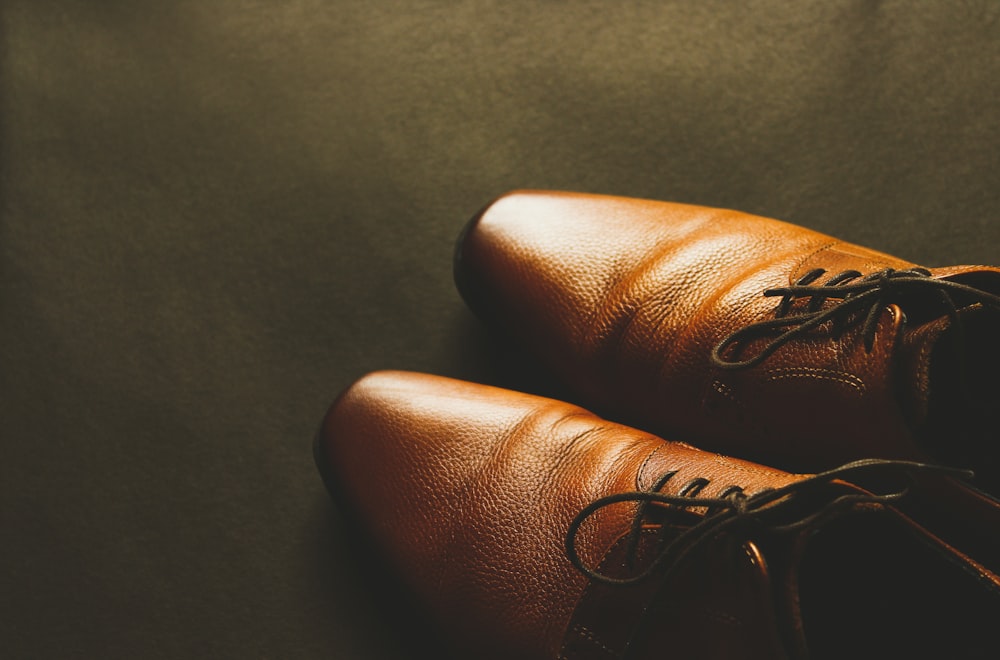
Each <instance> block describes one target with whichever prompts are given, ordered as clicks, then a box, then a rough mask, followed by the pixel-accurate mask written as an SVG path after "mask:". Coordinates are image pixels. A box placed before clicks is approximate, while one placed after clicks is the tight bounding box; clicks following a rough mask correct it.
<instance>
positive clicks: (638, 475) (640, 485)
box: [635, 446, 663, 490]
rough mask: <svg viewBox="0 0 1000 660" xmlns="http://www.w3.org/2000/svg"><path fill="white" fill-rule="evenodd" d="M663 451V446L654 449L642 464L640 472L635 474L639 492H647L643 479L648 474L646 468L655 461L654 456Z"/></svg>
mask: <svg viewBox="0 0 1000 660" xmlns="http://www.w3.org/2000/svg"><path fill="white" fill-rule="evenodd" d="M661 449H663V446H657V447H656V448H655V449H653V451H651V452H649V454H648V455H647V456H646V459H645V460H644V461H643V462H642V465H640V466H639V471H638V472H636V473H635V486H636V488H637V489H638V490H645V486H644V485H643V477H644V476H645V474H646V467H647V466H648V465H649V463H650V461H652V460H653V456H655V455H656V454H658V453H659V452H660V450H661Z"/></svg>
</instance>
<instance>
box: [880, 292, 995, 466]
mask: <svg viewBox="0 0 1000 660" xmlns="http://www.w3.org/2000/svg"><path fill="white" fill-rule="evenodd" d="M998 332H1000V311H998V310H994V309H991V308H988V307H983V306H981V305H972V306H970V307H966V308H964V309H961V310H959V311H958V312H957V314H956V317H955V318H954V319H952V318H949V317H948V316H942V317H940V318H936V319H932V320H929V321H926V322H924V323H921V324H919V325H913V326H910V325H908V326H907V328H906V330H904V332H903V335H902V337H900V339H899V343H898V345H897V353H896V355H895V367H894V368H895V376H896V384H895V387H896V392H897V396H898V398H899V401H900V407H901V409H902V411H903V413H904V415H905V416H906V420H907V422H908V424H909V426H910V428H911V429H912V430H913V435H914V438H915V439H916V442H917V444H918V445H919V446H920V447H921V448H922V449H923V450H924V451H925V452H926V453H927V454H929V455H930V456H931V457H933V458H934V459H935V460H938V461H943V462H948V463H950V464H956V465H960V466H961V467H974V468H975V469H977V471H978V470H979V469H986V468H987V467H989V466H987V465H985V464H983V461H988V462H990V464H991V465H992V464H995V463H996V460H997V459H996V458H995V457H993V458H988V459H987V456H988V454H987V453H984V452H988V451H995V450H989V448H987V447H982V446H980V445H983V444H984V443H983V442H982V440H983V438H984V436H985V435H986V434H987V432H989V429H995V428H996V427H997V423H998V422H1000V409H998V408H997V406H996V403H995V402H996V400H997V397H998V396H1000V386H998V385H997V382H996V379H995V374H996V372H997V370H998V369H1000V346H998V345H997V343H996V341H995V337H996V336H997V333H998ZM993 433H994V435H995V432H993ZM975 438H980V441H979V442H977V441H976V440H975ZM991 444H992V443H991ZM982 476H985V475H982Z"/></svg>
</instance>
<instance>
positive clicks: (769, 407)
mask: <svg viewBox="0 0 1000 660" xmlns="http://www.w3.org/2000/svg"><path fill="white" fill-rule="evenodd" d="M455 272H456V282H457V284H458V286H459V290H460V292H461V293H462V295H463V297H464V298H465V299H466V301H467V302H468V304H469V305H470V306H471V307H472V308H473V309H474V310H475V311H476V312H477V313H478V314H479V315H480V316H482V317H483V318H484V319H486V320H488V321H489V322H491V323H493V324H495V325H496V326H498V327H501V328H504V329H505V330H506V331H508V332H509V333H512V334H513V335H514V336H515V337H516V338H518V339H519V340H520V341H521V342H523V343H524V344H525V345H526V346H527V347H529V348H530V349H531V350H532V352H533V353H534V354H535V355H537V356H538V357H539V358H540V359H541V360H542V361H543V362H544V363H545V364H546V365H547V366H548V367H550V368H551V369H552V370H553V371H554V372H555V373H556V374H558V376H559V377H560V378H561V379H562V380H563V381H564V382H565V383H567V384H568V385H569V386H570V387H572V388H573V389H574V390H575V391H576V392H577V393H578V394H579V395H580V396H581V402H582V403H583V404H584V405H587V406H588V407H590V408H592V409H595V410H597V411H599V412H600V413H601V414H603V415H606V416H609V417H611V418H613V419H618V420H622V421H625V422H627V423H629V424H633V425H636V426H639V427H641V428H646V429H649V430H651V431H653V432H656V433H660V434H663V435H665V436H667V437H671V438H677V439H680V440H686V441H689V442H691V443H693V444H696V445H697V446H699V447H702V448H705V449H710V450H713V451H720V452H722V453H726V454H730V455H735V456H740V457H744V458H750V459H753V460H757V461H760V462H764V463H766V464H768V465H775V466H779V467H782V468H784V469H790V470H808V471H817V470H824V469H827V468H830V467H833V466H835V465H839V464H842V463H845V462H848V461H852V460H855V459H858V458H862V457H870V456H871V457H880V458H889V459H905V460H916V461H930V462H937V463H947V464H951V465H958V466H962V467H968V468H971V469H973V470H975V471H976V473H977V478H978V479H979V483H980V484H981V486H982V487H985V488H988V489H991V490H992V489H994V488H996V487H997V486H998V485H1000V406H998V405H997V403H996V402H997V401H998V400H1000V379H998V378H997V374H1000V341H998V337H1000V296H998V293H1000V269H998V268H994V267H986V266H957V267H948V268H931V269H925V268H922V267H919V266H917V265H916V264H912V263H910V262H907V261H904V260H901V259H898V258H896V257H892V256H890V255H887V254H883V253H881V252H876V251H874V250H870V249H868V248H864V247H861V246H858V245H852V244H849V243H844V242H842V241H839V240H837V239H836V238H832V237H830V236H826V235H824V234H820V233H817V232H814V231H810V230H808V229H804V228H802V227H796V226H794V225H791V224H788V223H785V222H781V221H778V220H771V219H767V218H761V217H756V216H752V215H747V214H744V213H739V212H736V211H728V210H720V209H711V208H703V207H697V206H686V205H682V204H671V203H665V202H653V201H645V200H637V199H626V198H616V197H607V196H597V195H585V194H573V193H559V192H531V191H523V192H515V193H511V194H508V195H506V196H503V197H501V198H500V199H499V200H497V201H495V202H494V203H493V204H491V205H490V206H488V207H487V208H486V209H485V210H484V211H483V212H481V213H480V214H479V215H477V216H476V217H475V218H474V219H473V220H472V222H470V223H469V225H468V227H467V228H466V230H465V232H464V233H463V236H462V237H460V240H459V244H458V247H457V250H456V269H455Z"/></svg>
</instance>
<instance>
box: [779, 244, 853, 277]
mask: <svg viewBox="0 0 1000 660" xmlns="http://www.w3.org/2000/svg"><path fill="white" fill-rule="evenodd" d="M843 242H844V241H834V242H832V243H827V244H826V245H824V246H823V247H821V248H819V249H817V250H815V251H813V252H810V253H809V254H807V255H806V256H804V257H802V258H801V259H799V262H798V263H797V264H795V268H793V269H792V270H791V271H789V273H788V282H789V284H791V283H792V282H794V281H795V280H797V279H798V275H799V271H800V270H801V269H802V264H804V263H805V262H807V261H809V260H810V259H812V258H813V257H815V256H816V255H817V254H819V253H820V252H823V251H825V250H829V249H830V248H832V247H833V246H835V245H839V244H840V243H843Z"/></svg>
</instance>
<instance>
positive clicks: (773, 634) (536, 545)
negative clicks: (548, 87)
mask: <svg viewBox="0 0 1000 660" xmlns="http://www.w3.org/2000/svg"><path fill="white" fill-rule="evenodd" d="M456 282H457V284H458V287H459V290H460V292H461V294H462V296H463V297H464V298H465V300H466V301H467V303H468V304H469V305H470V306H471V307H472V308H473V309H474V311H476V312H477V314H478V315H479V316H480V317H481V318H483V319H484V320H485V321H487V322H488V323H490V324H491V325H493V326H494V327H497V328H500V329H502V330H503V331H504V332H506V333H509V334H510V335H512V336H513V337H515V338H516V339H517V341H518V342H520V343H521V344H522V345H523V346H524V348H525V349H526V350H528V351H530V352H531V353H532V354H534V355H535V356H536V357H537V359H538V360H540V361H541V362H542V363H544V365H545V366H546V367H547V368H549V369H550V370H551V371H552V372H553V373H555V374H556V375H557V376H558V377H559V378H560V379H561V380H562V381H563V382H565V383H566V385H567V387H569V388H570V389H571V390H572V391H574V392H575V393H576V394H577V396H578V397H579V400H580V403H582V404H583V405H586V406H588V408H590V409H591V410H595V411H598V412H599V413H600V414H601V417H598V416H597V415H595V414H593V413H591V412H588V410H585V409H583V408H580V407H577V406H576V405H571V404H568V403H563V402H559V401H555V400H552V399H547V398H541V397H537V396H533V395H528V394H522V393H517V392H511V391H506V390H501V389H497V388H494V387H490V386H486V385H477V384H471V383H465V382H460V381H456V380H452V379H447V378H442V377H437V376H429V375H422V374H414V373H404V372H377V373H374V374H371V375H368V376H366V377H364V378H362V379H361V380H359V381H358V382H357V383H355V384H354V385H353V386H351V387H350V388H349V389H348V390H347V391H346V392H344V393H343V394H342V395H341V396H340V397H339V398H338V399H337V401H336V402H335V403H334V404H333V405H332V406H331V408H330V410H329V412H328V413H327V416H326V418H325V420H324V423H323V426H322V428H321V431H320V433H319V436H318V438H317V443H316V458H317V464H318V466H319V469H320V472H321V474H322V475H323V478H324V481H325V482H326V484H327V487H328V488H329V489H330V490H331V492H332V493H333V494H334V496H335V499H336V500H337V501H338V502H339V503H340V504H342V505H344V506H345V507H346V508H347V509H348V510H349V511H350V512H351V513H352V515H353V516H354V517H356V519H358V520H359V521H360V522H361V524H362V526H363V527H364V529H365V533H366V534H367V535H368V536H370V538H371V541H372V542H373V543H375V544H376V545H377V546H378V547H379V548H380V550H381V551H382V552H383V553H384V555H385V556H386V557H387V558H388V561H390V562H391V563H392V565H393V566H394V568H395V570H396V571H397V572H398V574H399V575H401V576H402V577H403V579H404V580H405V581H406V582H407V584H408V586H409V588H410V589H412V590H413V592H414V593H415V594H416V595H417V597H418V598H419V600H420V601H421V603H422V604H423V605H424V607H425V608H426V611H427V612H428V613H429V614H430V616H431V619H432V620H433V621H436V622H437V625H438V626H439V627H440V628H441V630H443V631H444V633H445V636H446V638H447V639H448V640H449V641H450V642H451V643H452V644H453V646H454V649H455V652H456V653H457V654H458V655H459V657H470V658H471V657H475V658H518V659H523V660H533V659H535V658H537V659H543V658H544V659H555V658H565V659H573V660H576V659H590V658H593V659H595V660H596V659H604V658H636V659H640V660H647V659H652V658H685V659H687V658H763V659H766V658H803V657H813V658H844V657H853V658H857V657H866V658H867V657H878V658H883V657H909V658H914V657H918V658H922V657H935V658H937V657H948V658H959V657H961V658H993V657H997V655H998V654H1000V641H998V639H1000V638H998V637H997V635H996V631H995V628H994V625H996V624H1000V503H998V501H997V500H996V499H995V498H994V497H993V496H992V495H990V494H989V493H991V492H997V487H998V484H1000V448H998V443H997V441H998V440H1000V437H998V436H1000V423H998V422H1000V409H998V406H997V403H998V400H1000V396H998V395H1000V385H998V384H997V382H996V379H995V375H996V374H998V373H1000V335H998V330H1000V296H998V293H1000V268H992V267H979V266H976V267H967V266H963V267H952V268H938V269H926V268H922V267H919V266H917V265H915V264H912V263H908V262H905V261H903V260H900V259H897V258H895V257H892V256H889V255H887V254H883V253H880V252H876V251H873V250H870V249H867V248H863V247H860V246H857V245H851V244H847V243H844V242H842V241H838V240H837V239H834V238H831V237H829V236H826V235H823V234H819V233H817V232H813V231H810V230H807V229H804V228H800V227H796V226H793V225H790V224H787V223H784V222H780V221H777V220H770V219H766V218H761V217H755V216H751V215H746V214H743V213H738V212H733V211H723V210H718V209H709V208H701V207H694V206H685V205H680V204H670V203H662V202H651V201H643V200H633V199H624V198H614V197H606V196H595V195H581V194H569V193H553V192H517V193H512V194H509V195H506V196H504V197H502V198H500V199H499V200H497V201H495V202H493V203H492V204H491V205H489V206H488V207H487V208H486V209H485V210H484V211H482V212H481V213H480V214H479V215H477V216H476V217H475V218H474V219H473V220H472V222H470V223H469V225H468V226H467V228H466V230H465V232H463V234H462V236H461V237H460V239H459V243H458V250H457V252H456ZM602 417H603V419H602ZM607 419H614V420H616V422H612V421H606V420H607ZM617 422H626V423H628V424H629V425H630V426H624V425H622V424H620V423H617ZM640 428H641V429H643V430H638V429H640ZM654 433H655V434H657V435H653V434H654ZM660 436H662V437H660ZM973 473H975V476H973ZM991 624H993V625H991Z"/></svg>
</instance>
